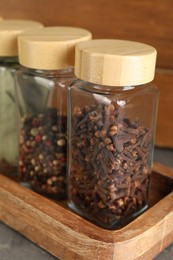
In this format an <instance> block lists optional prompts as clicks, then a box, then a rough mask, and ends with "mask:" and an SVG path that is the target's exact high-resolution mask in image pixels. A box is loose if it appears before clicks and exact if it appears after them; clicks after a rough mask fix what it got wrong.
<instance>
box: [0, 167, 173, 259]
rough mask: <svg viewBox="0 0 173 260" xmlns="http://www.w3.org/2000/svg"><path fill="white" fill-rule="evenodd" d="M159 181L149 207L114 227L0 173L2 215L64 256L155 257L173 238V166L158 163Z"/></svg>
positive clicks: (21, 231) (85, 257)
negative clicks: (101, 224)
mask: <svg viewBox="0 0 173 260" xmlns="http://www.w3.org/2000/svg"><path fill="white" fill-rule="evenodd" d="M162 171H163V172H164V173H163V175H162ZM156 176H157V178H156ZM159 176H160V177H161V178H162V179H163V180H164V181H161V182H160V181H159V180H160V177H159ZM155 181H158V183H157V184H158V185H155V186H153V187H154V188H152V190H153V189H155V193H152V192H151V194H153V195H152V196H151V201H153V199H154V200H155V202H154V203H153V202H152V206H151V207H150V208H149V210H148V211H146V212H145V213H143V214H142V215H141V216H140V217H138V218H137V219H136V220H134V221H133V222H131V224H129V225H127V226H126V227H124V228H122V229H119V230H117V231H110V230H105V229H102V228H99V227H97V226H95V225H94V224H92V223H90V222H88V221H86V220H84V219H83V218H81V217H79V216H77V215H76V214H74V213H73V212H71V211H69V210H68V209H67V207H66V204H64V203H60V204H57V203H55V202H53V201H50V200H48V199H46V198H44V197H42V196H40V195H39V194H36V193H34V192H33V191H30V190H28V189H26V188H24V187H22V186H20V185H19V184H18V183H16V182H14V181H12V180H10V179H9V178H7V177H5V176H3V175H0V198H1V199H0V220H1V221H3V222H4V223H6V224H7V225H9V226H10V227H12V228H13V229H15V230H17V231H18V232H20V233H21V234H22V235H24V236H26V237H27V238H29V239H30V240H32V241H33V242H35V243H36V244H38V245H39V246H41V247H43V248H44V249H46V250H47V251H49V252H50V253H52V254H53V255H55V256H56V257H59V258H60V259H62V260H63V259H64V260H65V259H70V260H73V259H75V260H76V259H84V260H89V259H99V260H102V259H103V260H105V259H116V260H122V259H126V260H132V259H144V260H145V259H146V260H148V259H152V258H153V257H154V256H156V255H157V254H158V253H159V252H161V251H162V250H163V249H164V248H165V247H166V246H168V245H169V244H170V243H171V242H172V241H173V226H172V218H173V203H172V201H173V193H171V191H172V187H173V170H171V169H167V168H165V167H164V168H163V166H159V165H155V166H154V172H153V182H155ZM161 191H166V194H162V193H161ZM160 194H162V199H161V198H160ZM163 195H164V196H165V195H166V196H165V197H163ZM158 200H159V201H158ZM127 248H128V250H127Z"/></svg>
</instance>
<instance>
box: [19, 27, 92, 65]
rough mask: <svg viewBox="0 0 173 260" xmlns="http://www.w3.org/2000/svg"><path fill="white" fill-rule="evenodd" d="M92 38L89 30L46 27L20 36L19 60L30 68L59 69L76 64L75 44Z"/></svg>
mask: <svg viewBox="0 0 173 260" xmlns="http://www.w3.org/2000/svg"><path fill="white" fill-rule="evenodd" d="M91 38H92V35H91V33H90V32H89V31H87V30H84V29H81V28H75V27H44V28H42V29H35V30H32V31H30V32H29V31H28V32H26V33H23V34H21V35H20V36H19V38H18V43H19V62H20V63H21V64H22V65H23V66H25V67H29V68H33V69H45V70H57V69H64V68H68V67H69V66H74V53H75V45H76V44H77V43H79V42H81V41H87V40H90V39H91Z"/></svg>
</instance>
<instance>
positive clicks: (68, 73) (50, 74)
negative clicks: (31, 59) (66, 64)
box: [24, 67, 74, 78]
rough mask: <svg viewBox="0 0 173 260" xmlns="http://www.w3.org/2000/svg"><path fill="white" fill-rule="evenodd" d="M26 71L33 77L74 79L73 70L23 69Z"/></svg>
mask: <svg viewBox="0 0 173 260" xmlns="http://www.w3.org/2000/svg"><path fill="white" fill-rule="evenodd" d="M24 70H25V71H27V73H29V74H31V75H35V76H38V77H39V76H40V77H46V78H55V77H58V78H64V77H68V78H71V77H74V68H73V67H71V68H66V69H60V70H40V69H31V68H26V67H25V69H24Z"/></svg>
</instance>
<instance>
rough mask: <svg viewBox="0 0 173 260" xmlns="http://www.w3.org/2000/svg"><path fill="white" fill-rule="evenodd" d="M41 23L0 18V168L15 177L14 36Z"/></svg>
mask: <svg viewBox="0 0 173 260" xmlns="http://www.w3.org/2000/svg"><path fill="white" fill-rule="evenodd" d="M39 27H43V25H42V24H41V23H39V22H36V21H29V20H2V21H0V172H1V173H4V174H7V175H9V176H10V177H15V176H16V175H17V162H18V138H17V122H16V121H17V120H16V107H15V73H16V71H17V70H18V69H20V67H21V66H20V65H19V63H18V48H17V36H18V35H19V34H20V33H22V32H24V31H26V30H28V29H32V28H39Z"/></svg>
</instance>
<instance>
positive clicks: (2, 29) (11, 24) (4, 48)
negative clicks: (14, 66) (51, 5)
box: [0, 20, 43, 57]
mask: <svg viewBox="0 0 173 260" xmlns="http://www.w3.org/2000/svg"><path fill="white" fill-rule="evenodd" d="M41 27H43V25H42V24H41V23H39V22H35V21H30V20H3V21H1V22H0V56H8V57H9V56H11V57H12V56H17V55H18V47H17V36H18V35H19V34H20V33H22V32H24V31H26V30H29V29H32V28H41Z"/></svg>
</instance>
